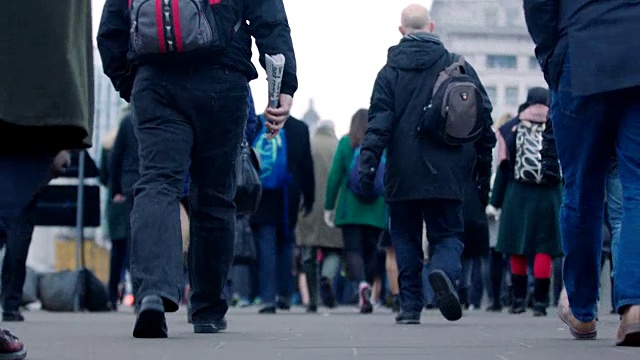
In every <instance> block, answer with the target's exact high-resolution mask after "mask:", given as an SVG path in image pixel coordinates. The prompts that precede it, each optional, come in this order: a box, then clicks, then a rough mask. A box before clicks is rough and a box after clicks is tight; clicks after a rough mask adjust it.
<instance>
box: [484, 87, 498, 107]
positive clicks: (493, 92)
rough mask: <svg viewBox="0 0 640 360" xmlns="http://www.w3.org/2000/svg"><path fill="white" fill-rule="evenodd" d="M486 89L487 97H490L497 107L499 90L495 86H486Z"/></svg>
mask: <svg viewBox="0 0 640 360" xmlns="http://www.w3.org/2000/svg"><path fill="white" fill-rule="evenodd" d="M484 89H485V90H487V95H489V100H491V104H493V105H494V106H495V105H496V104H497V100H498V89H497V88H496V87H495V86H486V87H485V88H484Z"/></svg>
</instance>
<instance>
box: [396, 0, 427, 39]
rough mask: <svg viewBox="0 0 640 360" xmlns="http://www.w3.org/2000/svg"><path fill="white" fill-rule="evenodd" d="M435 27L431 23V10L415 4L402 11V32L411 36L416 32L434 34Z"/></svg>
mask: <svg viewBox="0 0 640 360" xmlns="http://www.w3.org/2000/svg"><path fill="white" fill-rule="evenodd" d="M434 30H435V25H434V23H433V22H432V21H431V16H430V15H429V9H427V8H426V7H424V6H422V5H418V4H413V5H409V6H407V7H406V8H405V9H404V10H402V17H401V19H400V32H401V33H402V35H409V34H411V33H415V32H433V31H434Z"/></svg>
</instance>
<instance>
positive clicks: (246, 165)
mask: <svg viewBox="0 0 640 360" xmlns="http://www.w3.org/2000/svg"><path fill="white" fill-rule="evenodd" d="M236 183H237V188H236V196H235V203H236V208H237V214H238V215H251V214H253V213H255V212H256V210H257V209H258V204H260V198H261V197H262V183H261V182H260V161H259V160H258V156H257V155H256V153H255V151H254V150H253V149H252V148H251V146H249V144H248V143H247V142H246V141H244V142H243V143H242V146H241V147H240V153H239V155H238V161H237V162H236Z"/></svg>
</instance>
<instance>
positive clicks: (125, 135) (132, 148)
mask: <svg viewBox="0 0 640 360" xmlns="http://www.w3.org/2000/svg"><path fill="white" fill-rule="evenodd" d="M109 174H110V175H111V179H110V181H111V184H110V188H111V192H112V196H115V195H117V194H120V195H125V196H131V195H132V194H133V186H134V185H135V184H136V182H137V181H138V179H140V159H139V157H138V138H137V137H136V133H135V130H134V127H133V122H132V121H131V115H127V116H126V117H125V118H124V119H122V122H121V123H120V127H119V128H118V135H117V136H116V141H115V143H114V145H113V149H112V150H111V154H110V156H109Z"/></svg>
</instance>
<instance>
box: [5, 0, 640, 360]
mask: <svg viewBox="0 0 640 360" xmlns="http://www.w3.org/2000/svg"><path fill="white" fill-rule="evenodd" d="M523 3H524V13H525V18H526V20H527V27H528V30H529V32H530V34H531V37H532V39H533V41H534V42H535V44H536V56H537V59H538V62H539V64H540V66H541V68H542V71H543V73H544V75H545V79H546V81H547V83H548V85H549V88H548V89H546V88H532V89H530V90H529V92H528V95H527V99H526V101H525V102H524V103H523V104H522V105H521V106H520V107H519V109H518V112H517V114H515V115H513V116H511V115H507V114H505V115H504V116H501V117H500V119H499V120H496V121H494V119H493V117H492V112H493V108H492V105H491V101H490V98H489V96H488V94H487V91H486V90H485V88H484V86H483V84H482V79H480V77H479V76H478V75H477V73H476V71H475V70H474V68H473V66H472V64H470V63H469V62H467V61H466V60H465V58H464V56H463V54H456V53H452V52H450V51H449V50H447V48H446V46H445V44H444V43H443V42H442V41H441V39H440V38H439V37H438V35H437V34H438V32H437V28H436V24H435V23H434V22H433V21H432V20H431V18H430V14H429V11H428V9H427V8H425V7H423V6H421V5H410V6H408V7H407V8H405V9H404V10H403V12H402V14H401V19H400V26H399V31H400V35H401V40H400V41H399V43H398V44H397V45H394V46H392V47H391V48H390V49H389V52H388V58H387V62H386V64H385V65H384V67H383V68H382V69H381V70H380V72H379V73H378V75H377V78H376V81H375V84H374V86H373V89H372V90H371V93H372V95H371V102H370V105H369V108H368V109H359V110H357V111H355V113H354V115H353V117H352V119H351V124H350V129H349V132H348V134H347V135H345V136H343V137H341V138H338V137H337V136H336V132H335V127H334V124H333V123H332V122H331V121H322V122H320V123H319V124H318V125H317V126H315V127H314V128H311V129H310V128H309V126H308V125H307V124H305V123H304V122H302V121H300V120H298V119H295V118H294V117H292V116H291V115H290V110H291V105H292V101H293V96H294V94H295V92H296V90H297V88H298V80H297V77H296V57H295V53H294V46H293V42H292V40H291V36H290V28H289V24H288V19H287V15H286V11H285V8H284V4H283V1H282V0H264V1H260V2H256V1H254V2H242V1H237V0H208V1H204V0H203V1H193V0H189V1H180V0H171V1H169V0H163V1H160V0H158V1H152V2H150V1H146V0H129V1H123V0H107V1H106V3H105V6H104V9H103V13H102V19H101V22H100V27H99V29H98V37H97V45H98V50H99V53H100V56H101V58H102V70H103V71H104V73H105V74H106V75H107V76H108V77H109V78H110V79H111V81H112V83H113V86H114V88H115V90H116V91H117V92H118V93H119V94H120V96H121V97H122V98H123V99H124V100H125V101H126V102H127V103H130V105H128V106H127V108H126V111H125V116H124V117H123V118H122V120H121V121H120V123H119V126H118V128H117V129H114V130H113V132H112V133H111V134H109V136H107V137H106V138H105V140H104V142H103V143H102V157H101V158H102V161H101V176H100V179H101V182H102V184H103V185H104V186H105V187H106V188H107V189H108V191H107V193H108V201H107V203H108V205H107V223H106V224H105V225H106V227H107V228H108V234H109V236H110V239H111V262H110V265H111V270H110V280H109V284H108V290H109V307H110V309H111V310H113V311H117V310H118V307H119V306H123V305H122V301H123V295H124V293H125V292H126V291H125V289H126V288H127V287H126V286H123V285H124V283H126V282H127V280H126V279H128V278H129V277H125V276H124V274H125V273H126V274H129V275H130V285H131V288H132V294H131V295H132V296H133V299H134V302H133V305H134V307H135V314H136V320H135V325H134V328H133V336H134V337H136V338H165V337H167V336H168V326H167V322H166V318H165V313H168V312H175V311H177V310H178V309H179V307H180V305H181V304H182V305H185V306H187V308H188V317H187V319H186V320H187V321H188V322H189V323H190V324H192V325H193V330H194V332H195V333H217V332H220V331H224V330H226V329H227V312H228V310H229V307H233V306H237V307H251V306H255V307H256V309H257V311H258V312H259V313H260V314H265V315H267V314H276V313H278V312H280V311H287V310H289V309H290V308H291V307H292V306H296V305H303V306H305V307H306V310H307V312H309V313H316V312H318V311H319V307H321V306H324V307H327V308H330V309H331V308H335V307H336V306H339V305H346V306H354V307H355V308H356V309H357V311H359V312H360V313H361V314H363V316H364V315H366V314H369V313H372V312H374V311H380V310H381V309H382V308H383V307H388V308H390V309H392V310H393V311H394V312H395V313H396V315H395V316H396V317H395V321H396V323H397V324H403V325H416V324H420V322H421V313H422V312H423V310H425V309H438V310H439V311H440V312H441V314H442V315H443V316H444V317H445V318H446V319H447V320H449V321H457V320H459V319H460V318H461V317H462V316H463V313H464V312H465V311H473V310H479V309H480V308H481V307H482V306H483V304H482V303H483V301H484V300H485V299H486V300H488V301H487V302H486V310H487V311H491V312H500V311H503V309H504V308H508V311H509V313H511V314H514V315H516V314H522V313H526V312H527V311H528V310H529V309H530V311H531V313H532V314H533V316H536V317H542V316H547V310H548V308H549V307H551V306H553V307H557V312H558V316H559V317H560V319H561V320H562V321H563V322H564V323H566V324H567V326H568V328H569V330H570V333H571V335H572V336H573V337H574V338H576V339H594V338H596V336H597V319H598V313H597V309H598V308H599V304H600V303H601V302H603V301H604V299H601V298H600V287H601V284H600V273H601V270H602V268H603V265H604V264H605V262H606V261H607V260H608V262H609V264H610V266H611V273H612V275H611V279H610V281H611V285H612V298H611V299H607V300H606V302H610V303H611V312H612V313H616V314H619V315H620V327H619V331H618V334H617V336H616V344H617V345H630V346H640V242H638V241H637V239H636V240H634V238H635V236H636V235H635V234H637V233H640V222H639V220H638V219H639V218H640V217H639V215H640V180H639V179H640V159H639V158H638V157H639V156H640V102H638V101H637V97H636V96H637V95H638V94H639V93H640V71H638V68H637V66H636V64H635V62H634V56H633V55H635V54H640V41H638V40H637V39H635V38H633V37H631V38H629V37H628V36H626V35H625V34H633V33H635V32H638V31H640V22H638V21H636V19H637V17H638V16H640V4H638V3H637V2H631V1H627V0H610V1H607V2H591V1H586V0H582V1H564V0H561V1H555V0H524V1H523ZM7 6H8V13H10V14H13V15H12V20H11V21H9V20H8V19H4V18H3V20H0V30H2V33H3V34H9V35H8V36H9V38H11V37H12V36H13V34H18V33H19V34H21V38H22V39H21V40H20V41H11V40H7V46H6V47H5V48H7V49H9V51H3V52H2V53H1V54H0V63H2V64H3V68H2V69H0V84H1V85H0V87H1V88H2V91H0V189H1V192H2V196H1V198H0V246H2V247H4V248H5V249H6V255H5V260H4V262H3V269H2V296H1V298H2V309H3V313H2V315H3V322H12V321H24V317H23V315H22V313H21V312H20V305H21V297H22V286H23V284H24V282H25V276H26V275H25V272H26V271H25V270H26V256H27V252H28V249H29V244H30V241H31V236H32V233H33V228H34V225H35V221H34V208H35V207H36V206H37V203H38V199H39V196H40V194H41V193H42V189H43V188H44V186H46V184H47V183H48V182H49V181H50V180H51V179H53V178H55V177H58V176H60V175H62V174H64V173H65V171H66V169H67V168H68V167H69V166H70V163H71V153H72V152H73V151H76V150H79V149H86V148H88V147H90V146H92V145H94V146H95V144H91V139H92V128H93V122H92V114H93V90H92V80H93V61H92V51H91V44H92V35H91V25H90V13H91V9H90V2H75V3H74V4H73V5H67V6H59V5H58V4H55V3H53V2H51V3H47V4H44V3H43V4H42V5H41V6H40V7H39V8H38V10H37V14H34V13H33V11H32V10H33V9H31V8H29V7H27V6H28V5H26V4H22V3H20V2H13V3H11V4H10V5H7ZM42 29H49V30H50V31H42ZM54 30H55V31H54ZM252 39H254V40H255V42H256V45H257V47H258V50H259V52H260V62H261V64H262V65H263V66H264V65H265V56H266V55H276V54H282V55H283V56H284V58H285V59H286V62H285V65H284V69H283V72H282V79H281V80H282V82H281V86H280V94H279V96H278V97H277V99H276V100H277V101H272V102H271V103H270V106H268V107H267V108H266V109H264V111H257V109H255V106H254V103H253V95H255V94H252V93H251V89H250V87H249V86H248V84H249V81H250V80H253V79H255V78H257V76H258V73H257V70H256V68H255V67H254V66H253V64H252V63H251V45H252ZM622 39H624V41H623V40H622ZM586 59H588V60H586ZM51 69H55V71H53V72H52V71H51ZM265 95H266V94H265ZM272 100H273V99H272ZM354 110H356V109H354ZM252 181H253V182H252ZM252 186H253V187H252ZM252 189H253V190H252ZM240 193H242V196H244V197H243V198H242V197H240ZM247 194H248V195H247ZM247 204H249V205H247ZM600 307H601V306H600ZM25 357H26V349H25V346H24V345H23V344H22V342H21V341H20V340H19V339H18V338H17V337H16V336H14V335H13V334H12V333H10V332H9V331H7V330H1V331H0V358H2V359H10V360H14V359H24V358H25Z"/></svg>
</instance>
